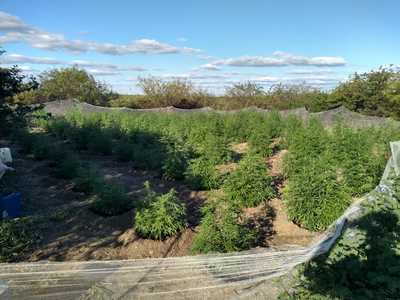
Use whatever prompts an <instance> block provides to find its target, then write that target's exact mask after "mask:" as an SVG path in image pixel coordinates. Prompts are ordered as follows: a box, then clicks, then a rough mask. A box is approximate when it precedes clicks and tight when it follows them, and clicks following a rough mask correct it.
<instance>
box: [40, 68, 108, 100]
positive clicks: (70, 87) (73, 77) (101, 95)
mask: <svg viewBox="0 0 400 300" xmlns="http://www.w3.org/2000/svg"><path fill="white" fill-rule="evenodd" d="M38 93H39V98H40V99H39V101H54V100H65V99H71V98H73V99H77V100H79V101H83V102H87V103H90V104H96V105H107V102H108V101H109V100H110V99H111V98H113V97H114V95H113V93H112V92H111V91H110V90H109V88H108V87H107V86H106V85H105V84H103V83H100V82H98V81H96V80H95V78H94V77H93V76H92V75H90V74H88V73H87V72H86V71H85V70H83V69H79V68H77V67H75V66H73V67H68V68H61V69H53V70H50V71H46V72H43V73H42V74H40V86H39V90H38Z"/></svg>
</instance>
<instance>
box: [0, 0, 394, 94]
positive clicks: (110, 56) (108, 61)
mask: <svg viewBox="0 0 400 300" xmlns="http://www.w3.org/2000/svg"><path fill="white" fill-rule="evenodd" d="M0 11H1V12H0V44H1V45H2V47H3V48H4V49H5V50H6V51H7V53H6V54H5V55H3V57H2V58H1V62H2V64H5V65H11V64H18V65H20V66H21V67H22V68H23V69H24V70H25V71H26V72H27V73H33V74H38V73H39V72H41V71H43V70H46V69H50V68H59V67H64V66H70V65H74V64H76V65H78V66H80V67H82V68H85V69H87V70H88V72H90V73H92V74H93V75H94V76H95V77H96V78H97V79H99V80H101V81H105V82H107V83H109V84H110V85H111V86H112V87H113V88H114V89H115V90H116V91H119V92H123V93H135V92H138V89H137V88H136V87H135V83H136V78H137V77H138V76H149V75H153V76H158V77H161V78H165V79H167V80H168V79H171V78H182V79H188V80H191V81H192V82H193V83H194V84H196V85H198V86H199V87H202V88H204V89H208V90H209V91H211V92H215V93H221V92H222V91H223V90H224V89H225V88H226V87H227V86H229V85H231V84H233V83H235V82H239V81H245V80H252V81H255V82H258V83H259V84H262V85H264V86H265V87H268V86H270V85H273V84H276V83H278V82H282V83H288V84H290V83H292V84H293V83H294V84H296V83H300V82H306V83H307V84H309V85H312V86H315V87H320V88H324V89H327V88H332V87H334V86H335V85H336V84H337V83H338V82H339V81H341V80H344V79H346V78H347V77H348V76H349V75H350V74H352V73H353V72H355V71H359V72H362V71H367V70H370V69H374V68H377V67H379V66H381V65H389V64H394V65H399V64H400V61H399V60H400V57H399V56H400V51H399V50H400V35H399V32H400V22H399V21H398V12H399V11H400V2H399V1H395V0H393V1H390V0H386V1H385V0H381V1H378V0H364V1H361V0H351V1H349V0H347V1H345V0H340V1H337V0H336V1H315V0H309V1H306V0H303V1H301V0H292V1H288V0H286V1H285V0H281V1H267V0H264V1H251V0H249V1H237V0H230V1H225V0H220V1H216V0H214V1H211V0H202V1H195V0H187V1H151V0H149V1H117V0H114V1H99V0H97V1H93V0H86V1H76V0H69V1H61V0H57V1H56V0H53V1H50V0H46V1H45V0H36V1H22V0H2V1H0Z"/></svg>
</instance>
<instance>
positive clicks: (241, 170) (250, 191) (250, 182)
mask: <svg viewBox="0 0 400 300" xmlns="http://www.w3.org/2000/svg"><path fill="white" fill-rule="evenodd" d="M222 188H223V190H224V191H225V193H226V195H227V197H228V199H229V200H230V201H232V202H233V203H235V204H236V205H238V206H239V207H253V206H257V205H259V204H260V203H261V202H262V201H265V200H269V199H271V198H272V197H274V196H275V195H276V193H275V190H274V188H273V181H272V178H271V176H269V174H268V169H267V166H266V162H265V160H264V159H263V157H261V156H259V155H253V154H248V155H246V157H244V158H243V159H242V160H241V161H240V163H239V167H238V168H237V169H236V170H235V171H234V172H233V173H231V174H230V175H229V176H228V178H227V179H226V180H225V182H224V184H223V186H222Z"/></svg>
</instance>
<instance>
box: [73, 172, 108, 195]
mask: <svg viewBox="0 0 400 300" xmlns="http://www.w3.org/2000/svg"><path fill="white" fill-rule="evenodd" d="M102 183H103V182H102V180H101V178H100V175H99V174H98V173H97V172H96V171H95V170H93V169H90V168H81V169H79V173H78V176H77V177H76V178H75V180H74V187H73V189H74V191H76V192H82V193H85V194H91V193H93V192H94V191H95V190H96V188H98V187H100V185H101V184H102Z"/></svg>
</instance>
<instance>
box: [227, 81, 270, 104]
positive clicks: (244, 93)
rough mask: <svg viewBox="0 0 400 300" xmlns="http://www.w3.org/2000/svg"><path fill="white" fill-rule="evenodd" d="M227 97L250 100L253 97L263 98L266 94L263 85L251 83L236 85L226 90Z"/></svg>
mask: <svg viewBox="0 0 400 300" xmlns="http://www.w3.org/2000/svg"><path fill="white" fill-rule="evenodd" d="M225 94H226V96H227V97H231V98H237V99H243V100H246V99H249V98H252V97H258V96H263V95H264V94H265V92H264V89H263V87H262V86H261V85H259V84H256V83H253V82H251V81H246V82H240V83H235V84H233V86H231V87H229V88H228V89H227V90H226V93H225Z"/></svg>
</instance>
